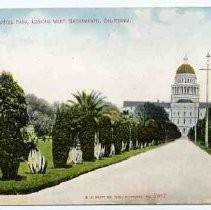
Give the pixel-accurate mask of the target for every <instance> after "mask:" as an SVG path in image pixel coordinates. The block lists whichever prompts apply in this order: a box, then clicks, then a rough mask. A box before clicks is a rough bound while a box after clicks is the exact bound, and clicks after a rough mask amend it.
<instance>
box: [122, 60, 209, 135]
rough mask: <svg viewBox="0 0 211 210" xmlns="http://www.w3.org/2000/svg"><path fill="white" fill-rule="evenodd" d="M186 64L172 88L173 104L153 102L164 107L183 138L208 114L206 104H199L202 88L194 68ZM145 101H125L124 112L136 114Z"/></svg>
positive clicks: (177, 73) (183, 65)
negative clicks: (136, 109)
mask: <svg viewBox="0 0 211 210" xmlns="http://www.w3.org/2000/svg"><path fill="white" fill-rule="evenodd" d="M187 61H188V58H187V56H185V58H184V63H183V64H182V65H181V66H179V68H178V69H177V71H176V76H175V79H174V84H173V85H172V86H171V102H159V101H157V102H153V103H154V104H155V105H157V106H161V107H163V108H164V109H165V110H166V112H167V113H168V115H169V119H170V120H171V121H172V122H173V123H174V124H175V125H177V127H178V128H179V129H180V132H181V133H182V135H183V136H187V134H188V132H189V130H190V128H191V127H193V126H194V125H195V124H196V123H197V121H198V119H203V118H204V117H205V114H206V103H202V102H199V94H200V87H199V84H197V77H196V74H195V71H194V69H193V67H192V66H191V65H190V64H188V63H187ZM144 103H145V102H144V101H124V102H123V110H126V111H128V112H130V113H134V111H135V108H136V107H137V106H138V105H139V104H144Z"/></svg>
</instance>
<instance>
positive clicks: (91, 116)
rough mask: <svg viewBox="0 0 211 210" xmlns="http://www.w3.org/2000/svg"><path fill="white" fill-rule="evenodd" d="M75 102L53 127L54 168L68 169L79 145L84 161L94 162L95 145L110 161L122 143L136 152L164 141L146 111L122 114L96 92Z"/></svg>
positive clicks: (60, 113) (80, 95)
mask: <svg viewBox="0 0 211 210" xmlns="http://www.w3.org/2000/svg"><path fill="white" fill-rule="evenodd" d="M73 98H74V100H69V101H68V102H67V103H66V104H64V105H62V107H61V108H60V109H59V110H58V113H57V117H56V121H55V124H54V126H53V131H52V140H53V141H52V152H53V161H54V166H55V167H65V166H66V162H67V158H68V153H69V148H70V147H74V146H76V145H77V144H80V146H81V150H82V152H83V160H85V161H94V160H95V156H94V146H95V144H96V143H100V144H101V145H102V146H103V148H105V152H104V156H106V157H107V156H109V154H110V153H111V146H112V145H114V147H115V154H119V153H121V152H122V144H123V143H124V144H125V145H126V150H129V149H131V146H130V145H131V144H132V145H133V148H134V149H137V148H139V147H141V146H142V147H143V146H147V145H148V144H150V143H152V142H156V143H157V144H158V143H159V142H161V141H160V140H164V139H165V138H163V137H162V136H161V135H155V134H156V132H157V133H159V132H160V131H159V130H160V126H159V125H160V124H159V123H158V122H156V119H152V118H150V116H149V115H147V114H146V113H145V112H143V111H142V112H139V113H138V114H137V116H135V115H129V114H128V113H121V112H120V110H119V109H118V108H117V107H116V106H114V105H112V104H111V103H108V102H106V101H105V97H103V96H102V95H101V93H100V92H98V91H94V90H93V91H91V93H86V92H85V91H82V92H77V93H75V94H73ZM152 107H154V106H152ZM161 115H162V114H161ZM166 120H167V119H166ZM162 126H163V125H162ZM173 129H175V127H173ZM177 134H178V133H177ZM96 136H97V141H98V142H96ZM178 136H179V134H178ZM159 138H163V139H159Z"/></svg>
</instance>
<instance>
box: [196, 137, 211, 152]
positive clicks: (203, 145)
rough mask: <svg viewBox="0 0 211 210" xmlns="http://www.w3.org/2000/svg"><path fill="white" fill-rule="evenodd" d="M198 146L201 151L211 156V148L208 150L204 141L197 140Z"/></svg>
mask: <svg viewBox="0 0 211 210" xmlns="http://www.w3.org/2000/svg"><path fill="white" fill-rule="evenodd" d="M196 145H197V146H199V147H200V148H201V149H203V150H205V151H206V152H207V153H208V154H210V155H211V147H209V148H206V147H205V144H204V141H202V140H197V142H196Z"/></svg>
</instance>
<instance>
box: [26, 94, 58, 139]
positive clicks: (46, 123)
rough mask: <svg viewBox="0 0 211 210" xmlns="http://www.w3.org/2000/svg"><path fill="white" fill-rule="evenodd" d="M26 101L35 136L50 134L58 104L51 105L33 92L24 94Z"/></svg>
mask: <svg viewBox="0 0 211 210" xmlns="http://www.w3.org/2000/svg"><path fill="white" fill-rule="evenodd" d="M26 102H27V111H28V115H29V119H30V123H31V124H32V125H33V126H34V128H35V132H36V134H37V136H38V137H43V136H45V135H50V133H51V129H52V125H53V122H54V120H55V114H56V112H57V109H58V108H59V105H58V104H56V105H51V104H49V103H48V102H47V101H46V100H45V99H42V98H38V97H37V96H35V95H34V94H28V95H26ZM56 106H57V107H56Z"/></svg>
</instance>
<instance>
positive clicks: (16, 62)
mask: <svg viewBox="0 0 211 210" xmlns="http://www.w3.org/2000/svg"><path fill="white" fill-rule="evenodd" d="M155 10H156V9H138V10H137V9H134V15H135V17H136V19H135V20H134V21H133V23H131V24H128V25H125V26H124V27H125V31H126V32H127V33H122V32H121V31H120V30H115V31H113V30H110V31H106V32H104V33H107V34H109V36H106V35H105V34H103V36H101V33H102V31H100V30H99V29H98V28H97V27H96V29H95V30H88V29H89V27H92V26H91V25H90V26H89V27H88V26H83V25H78V28H77V27H72V26H69V25H59V26H56V25H34V26H21V25H20V26H14V27H12V28H11V29H10V30H9V31H8V33H7V34H5V35H1V38H0V39H2V40H4V42H1V48H0V57H1V69H8V70H10V71H12V72H13V74H14V76H15V77H16V78H17V80H18V81H19V82H20V83H21V85H22V86H23V87H24V89H25V90H26V92H31V93H35V94H37V95H38V96H39V97H43V98H46V99H47V100H49V101H54V100H64V101H65V100H67V99H69V98H70V97H71V93H73V92H75V91H76V90H81V89H89V90H91V89H96V90H99V91H101V92H102V93H103V94H104V95H105V96H107V97H108V100H110V101H112V102H113V103H116V104H118V105H120V106H121V105H122V102H123V101H124V100H153V101H155V100H156V99H160V100H161V101H162V100H163V101H169V100H170V86H171V84H172V83H173V80H174V75H175V72H176V69H177V67H178V66H179V65H180V64H181V63H182V59H183V56H184V54H185V53H187V54H188V56H189V60H190V63H191V65H193V67H194V68H195V69H196V70H197V69H198V68H199V67H202V65H203V61H204V60H203V59H204V57H203V56H204V54H205V53H206V51H207V48H208V46H211V40H210V35H211V34H210V33H211V32H209V31H210V30H209V28H210V27H211V25H210V22H209V21H207V19H206V17H205V15H204V13H203V12H201V11H197V10H196V11H194V10H188V9H187V10H184V11H183V12H179V11H178V9H159V10H156V11H157V18H158V19H157V21H156V19H155V17H154V16H153V14H154V13H153V12H154V11H155ZM33 17H36V18H42V19H45V18H46V19H47V18H49V16H48V14H47V13H43V12H42V10H36V11H35V12H34V11H33V12H32V13H29V14H28V16H27V18H28V19H30V18H33ZM202 22H203V24H202ZM116 27H117V28H118V27H120V26H118V25H116ZM121 27H122V26H121ZM107 29H108V30H109V28H108V26H107ZM197 74H198V78H199V82H200V84H202V85H201V86H202V90H201V92H202V98H204V95H203V91H204V86H203V81H204V74H203V73H201V72H198V71H197Z"/></svg>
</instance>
